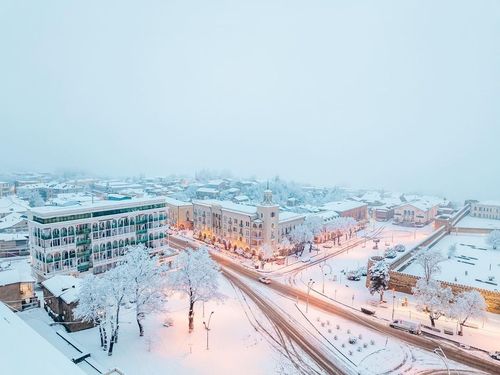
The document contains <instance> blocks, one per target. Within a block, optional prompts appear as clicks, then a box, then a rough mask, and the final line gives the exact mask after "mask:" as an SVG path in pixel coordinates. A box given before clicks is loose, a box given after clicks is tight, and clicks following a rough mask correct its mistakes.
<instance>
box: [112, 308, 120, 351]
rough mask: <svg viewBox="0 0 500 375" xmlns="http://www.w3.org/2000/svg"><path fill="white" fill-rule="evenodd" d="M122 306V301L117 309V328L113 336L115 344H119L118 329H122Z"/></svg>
mask: <svg viewBox="0 0 500 375" xmlns="http://www.w3.org/2000/svg"><path fill="white" fill-rule="evenodd" d="M120 304H121V300H120V303H119V304H118V307H117V308H116V328H115V332H114V333H113V336H114V338H115V339H114V342H115V343H117V342H118V328H120V323H119V319H120Z"/></svg>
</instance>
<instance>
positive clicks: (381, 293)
mask: <svg viewBox="0 0 500 375" xmlns="http://www.w3.org/2000/svg"><path fill="white" fill-rule="evenodd" d="M383 300H384V291H383V290H382V291H381V292H380V302H382V301H383Z"/></svg>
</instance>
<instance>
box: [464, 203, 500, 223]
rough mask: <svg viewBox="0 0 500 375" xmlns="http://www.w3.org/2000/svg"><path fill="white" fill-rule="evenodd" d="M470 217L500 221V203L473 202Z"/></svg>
mask: <svg viewBox="0 0 500 375" xmlns="http://www.w3.org/2000/svg"><path fill="white" fill-rule="evenodd" d="M470 216H474V217H481V218H483V219H495V220H500V202H495V201H483V202H472V203H471V208H470Z"/></svg>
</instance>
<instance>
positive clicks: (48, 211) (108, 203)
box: [31, 198, 165, 217]
mask: <svg viewBox="0 0 500 375" xmlns="http://www.w3.org/2000/svg"><path fill="white" fill-rule="evenodd" d="M158 203H165V199H164V198H132V199H127V200H124V201H112V200H102V201H94V203H87V204H83V205H82V204H77V205H74V206H66V207H59V206H43V207H34V208H32V209H31V213H32V214H33V215H35V216H40V217H51V216H61V215H73V214H80V213H86V212H93V211H102V210H106V209H110V210H112V209H117V208H122V207H123V208H127V207H135V206H141V205H148V204H158Z"/></svg>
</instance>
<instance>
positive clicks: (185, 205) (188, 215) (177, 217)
mask: <svg viewBox="0 0 500 375" xmlns="http://www.w3.org/2000/svg"><path fill="white" fill-rule="evenodd" d="M165 202H166V203H167V211H168V223H169V225H170V226H171V227H175V228H177V229H192V228H193V204H192V203H190V202H183V201H179V200H177V199H173V198H169V197H167V198H165Z"/></svg>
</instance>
